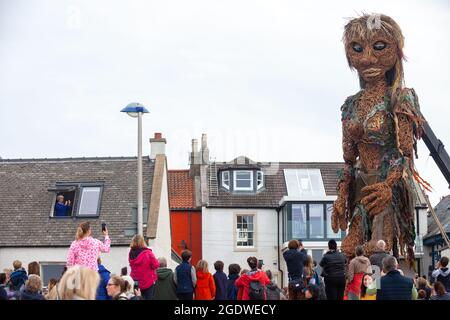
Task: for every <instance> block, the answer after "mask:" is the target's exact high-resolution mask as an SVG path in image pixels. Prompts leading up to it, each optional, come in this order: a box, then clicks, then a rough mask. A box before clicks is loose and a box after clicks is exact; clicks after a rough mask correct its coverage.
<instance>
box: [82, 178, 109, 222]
mask: <svg viewBox="0 0 450 320" xmlns="http://www.w3.org/2000/svg"><path fill="white" fill-rule="evenodd" d="M85 188H99V189H100V192H99V195H98V200H97V212H96V213H95V214H80V209H81V201H82V200H83V190H84V189H85ZM79 189H80V196H79V199H77V200H78V206H77V212H76V216H77V217H81V218H98V217H99V216H100V208H101V204H102V200H103V185H100V184H91V183H83V184H81V185H80V188H79Z"/></svg>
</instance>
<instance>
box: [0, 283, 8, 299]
mask: <svg viewBox="0 0 450 320" xmlns="http://www.w3.org/2000/svg"><path fill="white" fill-rule="evenodd" d="M0 300H8V294H7V293H6V290H5V285H3V284H0Z"/></svg>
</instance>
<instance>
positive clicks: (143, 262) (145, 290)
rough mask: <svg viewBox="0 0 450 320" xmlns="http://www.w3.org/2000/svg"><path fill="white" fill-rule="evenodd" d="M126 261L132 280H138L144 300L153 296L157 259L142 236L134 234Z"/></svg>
mask: <svg viewBox="0 0 450 320" xmlns="http://www.w3.org/2000/svg"><path fill="white" fill-rule="evenodd" d="M130 248H131V249H130V253H129V254H128V262H129V263H130V267H131V273H130V276H131V277H132V278H133V280H134V281H138V284H139V289H140V290H141V294H142V297H143V298H144V300H151V299H152V298H153V291H154V288H155V286H154V285H155V282H156V280H157V279H158V276H157V275H156V269H158V268H159V261H158V259H156V257H155V255H154V253H153V251H152V250H151V249H150V248H147V244H146V243H145V240H144V237H142V236H140V235H135V236H134V237H133V239H132V240H131V245H130Z"/></svg>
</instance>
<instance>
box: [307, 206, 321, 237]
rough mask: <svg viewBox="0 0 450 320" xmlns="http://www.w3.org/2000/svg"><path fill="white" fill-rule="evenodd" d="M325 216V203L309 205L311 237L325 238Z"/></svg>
mask: <svg viewBox="0 0 450 320" xmlns="http://www.w3.org/2000/svg"><path fill="white" fill-rule="evenodd" d="M324 226H325V223H324V217H323V204H321V203H320V204H310V205H309V237H310V238H319V239H323V238H325V231H324Z"/></svg>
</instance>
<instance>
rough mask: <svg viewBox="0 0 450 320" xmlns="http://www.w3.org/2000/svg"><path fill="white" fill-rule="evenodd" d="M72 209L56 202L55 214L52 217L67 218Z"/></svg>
mask: <svg viewBox="0 0 450 320" xmlns="http://www.w3.org/2000/svg"><path fill="white" fill-rule="evenodd" d="M71 208H72V207H71V206H66V205H65V204H62V203H59V202H57V203H56V204H55V212H54V213H53V216H54V217H68V216H69V211H70V209H71Z"/></svg>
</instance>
